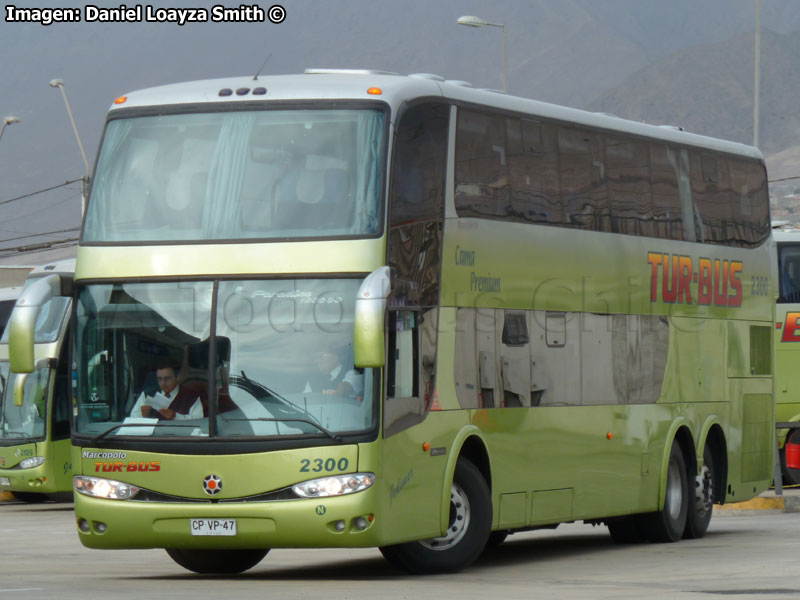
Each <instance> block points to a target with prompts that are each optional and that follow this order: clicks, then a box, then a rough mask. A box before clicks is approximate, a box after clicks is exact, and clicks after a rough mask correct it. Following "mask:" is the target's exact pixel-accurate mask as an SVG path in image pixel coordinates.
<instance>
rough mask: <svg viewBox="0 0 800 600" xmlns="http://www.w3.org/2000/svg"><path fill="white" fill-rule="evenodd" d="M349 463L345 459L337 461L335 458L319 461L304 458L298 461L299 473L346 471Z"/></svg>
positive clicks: (317, 459)
mask: <svg viewBox="0 0 800 600" xmlns="http://www.w3.org/2000/svg"><path fill="white" fill-rule="evenodd" d="M349 464H350V461H349V460H347V459H346V458H340V459H339V460H338V461H337V460H336V459H335V458H328V459H325V460H323V459H321V458H315V459H313V460H311V459H308V458H304V459H302V460H301V461H300V465H301V466H300V472H301V473H309V472H312V471H313V472H314V473H321V472H322V471H327V472H329V473H330V472H331V471H346V470H347V467H348V466H349Z"/></svg>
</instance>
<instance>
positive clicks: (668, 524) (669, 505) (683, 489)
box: [643, 441, 689, 542]
mask: <svg viewBox="0 0 800 600" xmlns="http://www.w3.org/2000/svg"><path fill="white" fill-rule="evenodd" d="M688 508H689V476H688V474H687V473H686V460H685V459H684V458H683V452H682V451H681V448H680V445H679V444H678V442H677V441H673V442H672V448H671V449H670V453H669V463H668V465H667V486H666V490H665V498H664V508H662V509H661V510H660V511H658V512H656V513H652V514H650V515H646V516H645V517H644V522H643V525H644V530H645V534H646V536H647V539H648V540H650V541H651V542H677V541H678V540H680V539H681V538H682V537H683V531H684V529H685V528H686V517H687V515H688V512H689V511H688Z"/></svg>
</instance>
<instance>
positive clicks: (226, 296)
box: [77, 279, 377, 441]
mask: <svg viewBox="0 0 800 600" xmlns="http://www.w3.org/2000/svg"><path fill="white" fill-rule="evenodd" d="M360 282H361V281H360V280H358V279H290V280H244V281H238V280H237V281H220V282H205V281H203V282H176V283H123V284H113V285H90V286H87V287H86V288H84V289H83V290H82V291H81V293H80V295H79V298H78V308H77V335H78V338H77V348H78V354H77V369H78V374H79V377H78V378H79V381H82V382H85V383H83V384H82V385H81V386H80V387H79V389H78V419H77V432H78V433H82V434H86V435H91V436H108V435H111V436H123V435H127V436H137V437H143V436H148V437H150V436H153V437H160V438H163V437H168V436H192V437H191V439H193V440H196V441H199V440H203V439H206V438H214V437H253V436H255V437H275V436H277V437H286V436H293V437H308V436H322V437H334V438H337V439H338V436H339V434H346V433H353V432H359V431H362V432H363V431H364V430H366V429H368V428H371V427H372V426H373V396H374V394H373V388H374V386H375V385H377V380H376V379H375V377H374V373H373V372H372V370H369V369H366V370H361V369H356V368H354V366H353V350H352V336H353V315H354V311H355V297H356V292H357V290H358V287H359V284H360Z"/></svg>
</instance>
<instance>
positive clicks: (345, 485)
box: [292, 473, 375, 498]
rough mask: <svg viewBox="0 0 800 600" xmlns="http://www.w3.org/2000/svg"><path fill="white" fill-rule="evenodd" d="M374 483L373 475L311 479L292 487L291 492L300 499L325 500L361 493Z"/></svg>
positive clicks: (361, 474) (351, 474) (358, 474)
mask: <svg viewBox="0 0 800 600" xmlns="http://www.w3.org/2000/svg"><path fill="white" fill-rule="evenodd" d="M373 483H375V475H374V474H373V473H350V474H348V475H332V476H330V477H320V478H319V479H311V480H309V481H304V482H303V483H297V484H295V485H293V486H292V491H293V492H294V493H295V494H297V495H298V496H300V497H301V498H326V497H330V496H342V495H344V494H353V493H355V492H361V491H363V490H365V489H367V488H369V487H371V486H372V484H373Z"/></svg>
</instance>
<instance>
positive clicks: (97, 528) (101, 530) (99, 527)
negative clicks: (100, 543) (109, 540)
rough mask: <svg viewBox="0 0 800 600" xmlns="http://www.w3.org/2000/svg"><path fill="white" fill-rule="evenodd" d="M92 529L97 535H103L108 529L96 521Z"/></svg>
mask: <svg viewBox="0 0 800 600" xmlns="http://www.w3.org/2000/svg"><path fill="white" fill-rule="evenodd" d="M94 529H95V531H97V533H105V532H106V529H108V527H107V526H106V524H105V523H100V522H99V521H98V522H97V523H95V526H94Z"/></svg>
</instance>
